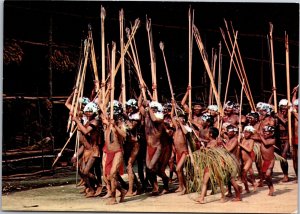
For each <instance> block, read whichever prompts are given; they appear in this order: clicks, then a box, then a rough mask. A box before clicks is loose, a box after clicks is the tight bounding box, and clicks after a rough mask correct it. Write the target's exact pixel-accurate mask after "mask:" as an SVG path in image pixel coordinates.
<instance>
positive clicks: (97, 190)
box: [94, 186, 103, 197]
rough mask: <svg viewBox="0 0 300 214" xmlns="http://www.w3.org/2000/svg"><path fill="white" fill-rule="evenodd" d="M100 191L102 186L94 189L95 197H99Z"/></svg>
mask: <svg viewBox="0 0 300 214" xmlns="http://www.w3.org/2000/svg"><path fill="white" fill-rule="evenodd" d="M102 190H103V186H101V187H97V189H96V192H95V195H94V196H95V197H97V196H99V195H100V194H101V193H102Z"/></svg>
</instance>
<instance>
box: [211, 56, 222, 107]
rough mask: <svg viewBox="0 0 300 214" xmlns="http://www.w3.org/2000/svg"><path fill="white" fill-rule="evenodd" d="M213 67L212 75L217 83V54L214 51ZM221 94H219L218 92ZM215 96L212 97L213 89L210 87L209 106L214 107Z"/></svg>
mask: <svg viewBox="0 0 300 214" xmlns="http://www.w3.org/2000/svg"><path fill="white" fill-rule="evenodd" d="M211 60H212V66H211V70H212V72H213V73H212V75H213V78H214V82H215V79H216V61H217V54H215V52H214V51H213V56H212V59H211ZM218 93H219V92H218ZM213 102H214V101H213V96H212V87H211V86H210V93H209V102H208V103H209V105H212V104H213Z"/></svg>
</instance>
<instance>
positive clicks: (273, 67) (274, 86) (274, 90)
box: [269, 22, 277, 113]
mask: <svg viewBox="0 0 300 214" xmlns="http://www.w3.org/2000/svg"><path fill="white" fill-rule="evenodd" d="M269 25H270V31H269V37H270V48H271V50H270V51H271V66H272V81H273V89H272V90H273V98H274V112H275V113H277V94H276V78H275V65H274V64H275V63H274V50H273V24H272V23H271V22H270V23H269Z"/></svg>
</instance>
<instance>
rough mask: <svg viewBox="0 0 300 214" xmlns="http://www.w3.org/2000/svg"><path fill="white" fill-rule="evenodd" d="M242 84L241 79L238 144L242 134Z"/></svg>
mask: <svg viewBox="0 0 300 214" xmlns="http://www.w3.org/2000/svg"><path fill="white" fill-rule="evenodd" d="M244 84H245V79H243V82H242V88H241V97H240V112H239V135H238V142H239V143H240V142H241V133H242V107H243V91H244Z"/></svg>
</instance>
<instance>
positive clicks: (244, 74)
mask: <svg viewBox="0 0 300 214" xmlns="http://www.w3.org/2000/svg"><path fill="white" fill-rule="evenodd" d="M230 25H231V28H232V32H233V34H234V32H235V30H234V28H233V25H232V22H230ZM237 52H238V56H239V59H240V62H241V67H242V70H241V71H242V72H241V73H242V75H243V78H244V79H245V86H246V89H247V91H248V93H249V95H250V99H251V102H250V105H251V106H252V108H253V110H254V111H256V107H255V103H254V100H253V96H252V92H251V89H250V85H249V82H248V78H247V75H246V71H245V67H244V63H243V60H242V56H241V53H240V48H239V45H238V43H237ZM244 90H245V89H244Z"/></svg>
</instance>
